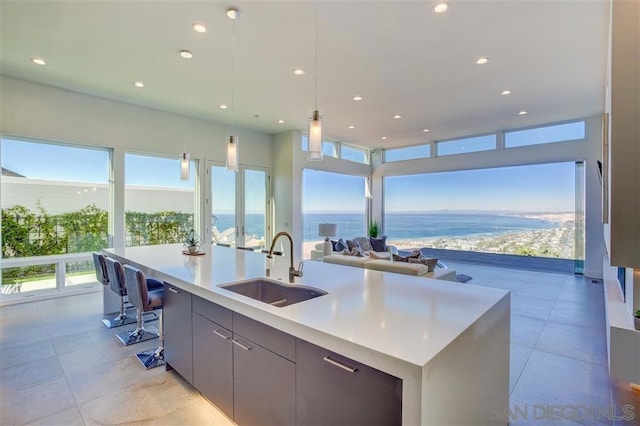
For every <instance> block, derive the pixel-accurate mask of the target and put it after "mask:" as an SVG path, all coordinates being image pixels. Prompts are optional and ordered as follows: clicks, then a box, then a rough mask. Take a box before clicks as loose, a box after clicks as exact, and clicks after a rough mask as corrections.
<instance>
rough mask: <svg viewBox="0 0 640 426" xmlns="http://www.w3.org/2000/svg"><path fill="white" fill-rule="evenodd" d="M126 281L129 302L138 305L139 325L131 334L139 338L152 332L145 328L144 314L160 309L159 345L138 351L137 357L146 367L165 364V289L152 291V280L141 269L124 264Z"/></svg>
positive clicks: (137, 316) (157, 335)
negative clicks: (150, 286)
mask: <svg viewBox="0 0 640 426" xmlns="http://www.w3.org/2000/svg"><path fill="white" fill-rule="evenodd" d="M124 281H125V284H126V287H127V294H128V295H129V302H130V303H132V304H133V306H135V307H136V318H137V319H138V326H137V327H136V329H135V330H134V331H133V333H132V334H131V336H133V337H135V338H136V339H138V338H139V337H140V338H141V337H143V336H144V335H145V334H151V332H149V331H147V330H145V328H144V318H143V316H142V314H143V313H144V312H149V311H153V310H156V309H160V329H159V330H158V332H157V334H156V335H155V336H153V337H159V338H160V339H159V345H158V347H157V348H155V349H149V350H146V351H142V352H138V353H137V354H136V357H137V358H138V360H139V361H140V362H141V363H142V365H143V366H144V367H145V368H146V369H149V368H154V367H157V366H159V365H164V331H163V319H162V306H163V302H164V289H157V290H153V291H150V290H149V288H148V284H147V283H148V281H150V280H147V278H146V277H145V276H144V273H143V272H142V271H141V270H139V269H137V268H134V267H133V266H130V265H124ZM144 340H148V339H144Z"/></svg>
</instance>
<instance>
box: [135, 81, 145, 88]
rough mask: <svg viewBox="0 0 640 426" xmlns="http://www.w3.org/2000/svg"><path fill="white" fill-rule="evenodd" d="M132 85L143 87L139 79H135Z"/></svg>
mask: <svg viewBox="0 0 640 426" xmlns="http://www.w3.org/2000/svg"><path fill="white" fill-rule="evenodd" d="M133 85H134V86H136V87H140V88H142V87H144V83H143V82H141V81H136V82H135V83H133Z"/></svg>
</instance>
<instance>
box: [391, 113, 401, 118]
mask: <svg viewBox="0 0 640 426" xmlns="http://www.w3.org/2000/svg"><path fill="white" fill-rule="evenodd" d="M393 118H402V116H401V115H399V114H396V115H394V116H393Z"/></svg>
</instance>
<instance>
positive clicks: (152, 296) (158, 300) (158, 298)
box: [144, 290, 164, 311]
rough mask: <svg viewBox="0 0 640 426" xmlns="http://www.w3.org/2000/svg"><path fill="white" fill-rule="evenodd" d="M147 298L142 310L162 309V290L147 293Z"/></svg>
mask: <svg viewBox="0 0 640 426" xmlns="http://www.w3.org/2000/svg"><path fill="white" fill-rule="evenodd" d="M148 296H149V298H148V303H147V306H145V309H144V310H145V311H150V310H152V309H157V308H162V304H163V303H164V290H156V291H149V293H148Z"/></svg>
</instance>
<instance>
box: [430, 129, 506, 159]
mask: <svg viewBox="0 0 640 426" xmlns="http://www.w3.org/2000/svg"><path fill="white" fill-rule="evenodd" d="M491 149H496V135H495V133H494V134H490V135H485V136H474V137H471V138H463V139H452V140H448V141H438V142H436V150H437V155H438V156H443V155H453V154H466V153H469V152H478V151H488V150H491Z"/></svg>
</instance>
